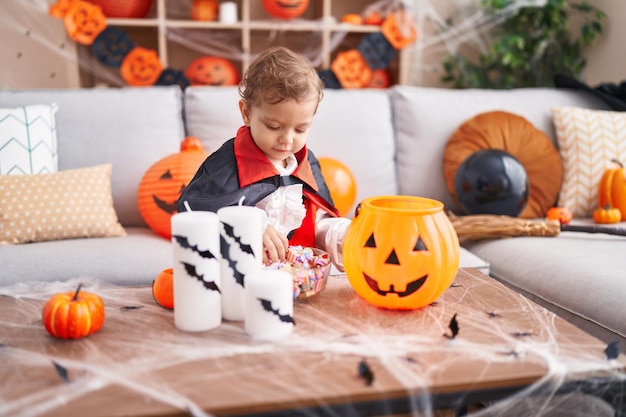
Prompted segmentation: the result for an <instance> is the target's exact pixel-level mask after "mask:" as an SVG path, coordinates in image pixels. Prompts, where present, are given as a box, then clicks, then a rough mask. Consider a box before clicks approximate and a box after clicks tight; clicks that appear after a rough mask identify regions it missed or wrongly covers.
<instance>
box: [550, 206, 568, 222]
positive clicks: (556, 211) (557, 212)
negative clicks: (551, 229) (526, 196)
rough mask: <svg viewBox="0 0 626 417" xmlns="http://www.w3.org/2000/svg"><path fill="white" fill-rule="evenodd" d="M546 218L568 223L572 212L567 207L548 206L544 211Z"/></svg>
mask: <svg viewBox="0 0 626 417" xmlns="http://www.w3.org/2000/svg"><path fill="white" fill-rule="evenodd" d="M546 219H547V220H558V221H559V223H560V224H570V222H571V221H572V212H571V211H570V209H568V208H567V207H550V208H549V209H548V211H547V213H546Z"/></svg>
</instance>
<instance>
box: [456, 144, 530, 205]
mask: <svg viewBox="0 0 626 417" xmlns="http://www.w3.org/2000/svg"><path fill="white" fill-rule="evenodd" d="M454 190H455V192H456V196H457V200H458V202H459V204H460V206H461V208H462V209H463V210H464V211H465V212H466V214H504V215H508V216H513V217H517V216H518V215H519V214H520V213H521V212H522V210H524V207H526V204H527V203H528V194H529V192H530V183H529V181H528V175H527V174H526V170H525V169H524V166H523V165H522V164H521V163H520V162H519V161H518V160H517V159H516V158H515V157H514V156H513V155H511V154H509V153H507V152H504V151H501V150H498V149H483V150H481V151H477V152H475V153H473V154H471V155H470V156H469V157H467V159H465V161H463V162H462V163H461V165H460V166H459V169H458V170H457V172H456V177H455V179H454Z"/></svg>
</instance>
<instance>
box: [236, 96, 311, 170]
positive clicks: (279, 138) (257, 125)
mask: <svg viewBox="0 0 626 417" xmlns="http://www.w3.org/2000/svg"><path fill="white" fill-rule="evenodd" d="M317 104H318V100H317V97H312V98H311V99H308V100H303V101H295V100H292V99H290V100H285V101H283V102H280V103H277V104H267V103H265V102H263V103H261V104H259V105H254V106H249V105H248V103H247V102H245V101H244V100H241V101H240V102H239V109H240V110H241V116H242V117H243V122H244V124H245V125H246V126H248V127H250V132H251V133H252V138H253V140H254V142H255V143H256V145H257V146H258V147H259V149H261V150H262V151H263V153H264V154H265V155H266V156H267V158H268V159H269V160H270V161H272V162H276V163H283V161H284V160H285V159H286V158H287V157H288V156H289V155H292V154H294V153H297V152H298V151H299V150H301V149H302V148H303V147H304V145H305V144H306V140H307V137H308V135H309V129H310V127H311V123H312V122H313V117H314V116H315V110H316V109H317Z"/></svg>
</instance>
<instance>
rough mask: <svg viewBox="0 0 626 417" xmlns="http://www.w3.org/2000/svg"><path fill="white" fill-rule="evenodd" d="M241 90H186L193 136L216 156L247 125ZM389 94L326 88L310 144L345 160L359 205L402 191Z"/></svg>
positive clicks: (187, 115)
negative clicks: (223, 145) (222, 146)
mask: <svg viewBox="0 0 626 417" xmlns="http://www.w3.org/2000/svg"><path fill="white" fill-rule="evenodd" d="M238 101H239V95H238V93H237V88H236V87H191V88H188V89H187V90H186V91H185V118H186V121H187V127H188V131H187V132H188V134H189V135H192V136H197V137H199V138H200V139H201V140H202V142H203V143H204V146H205V149H207V151H209V152H212V151H214V150H216V149H217V148H218V147H219V146H221V145H222V143H223V142H224V141H226V140H227V139H230V138H232V137H233V136H234V135H235V133H236V131H237V128H239V126H241V125H242V120H241V115H240V113H239V106H238V104H237V103H238ZM393 134H394V131H393V126H392V115H391V109H390V105H389V96H388V93H387V91H386V90H375V89H372V90H360V89H359V90H355V91H350V90H328V89H326V90H324V98H323V100H322V102H321V103H320V106H319V108H318V110H317V115H316V116H315V120H314V122H313V125H312V127H311V132H310V135H309V140H308V143H307V146H308V147H309V149H311V150H312V151H313V153H314V154H315V155H316V156H317V157H318V158H319V157H330V158H334V159H337V160H339V161H341V162H343V163H344V164H345V165H346V166H347V167H348V168H349V169H350V171H352V173H353V174H354V177H355V179H356V189H357V195H356V199H355V203H354V205H353V207H352V209H351V210H350V211H349V212H350V214H349V216H348V217H351V216H352V213H353V212H354V210H353V209H354V206H356V204H357V203H358V202H359V201H361V200H362V199H364V198H366V197H371V196H376V195H389V194H395V193H396V192H397V184H396V169H395V161H394V155H395V144H394V137H393Z"/></svg>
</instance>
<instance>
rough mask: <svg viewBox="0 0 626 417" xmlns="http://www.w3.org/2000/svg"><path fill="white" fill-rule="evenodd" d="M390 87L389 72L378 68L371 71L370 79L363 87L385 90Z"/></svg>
mask: <svg viewBox="0 0 626 417" xmlns="http://www.w3.org/2000/svg"><path fill="white" fill-rule="evenodd" d="M390 85H391V77H390V76H389V71H388V70H387V69H385V68H380V69H377V70H373V71H372V79H371V80H370V82H369V83H367V84H366V85H365V87H367V88H387V87H389V86H390Z"/></svg>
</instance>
